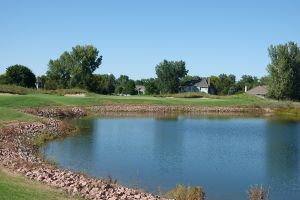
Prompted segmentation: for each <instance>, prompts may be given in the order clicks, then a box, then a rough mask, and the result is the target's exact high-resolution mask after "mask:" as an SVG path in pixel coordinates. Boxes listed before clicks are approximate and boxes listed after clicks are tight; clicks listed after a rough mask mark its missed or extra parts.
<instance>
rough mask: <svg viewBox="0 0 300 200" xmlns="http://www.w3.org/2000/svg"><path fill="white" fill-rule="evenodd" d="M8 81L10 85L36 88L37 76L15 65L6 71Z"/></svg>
mask: <svg viewBox="0 0 300 200" xmlns="http://www.w3.org/2000/svg"><path fill="white" fill-rule="evenodd" d="M6 81H7V83H8V84H14V85H19V86H22V87H31V88H33V87H35V81H36V78H35V75H34V73H32V71H31V70H30V69H29V68H28V67H25V66H23V65H13V66H10V67H8V68H7V69H6Z"/></svg>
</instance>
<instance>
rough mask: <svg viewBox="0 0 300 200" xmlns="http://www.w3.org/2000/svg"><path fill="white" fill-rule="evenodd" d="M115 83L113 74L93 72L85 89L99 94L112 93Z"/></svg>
mask: <svg viewBox="0 0 300 200" xmlns="http://www.w3.org/2000/svg"><path fill="white" fill-rule="evenodd" d="M115 85H116V80H115V77H114V75H108V74H103V75H100V74H93V75H92V76H91V77H90V79H89V81H88V83H87V89H88V90H89V91H91V92H95V93H99V94H112V93H114V91H115Z"/></svg>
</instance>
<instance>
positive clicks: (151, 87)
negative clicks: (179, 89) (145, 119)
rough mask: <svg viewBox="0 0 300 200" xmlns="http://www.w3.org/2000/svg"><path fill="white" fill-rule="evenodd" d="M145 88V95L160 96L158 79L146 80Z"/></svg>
mask: <svg viewBox="0 0 300 200" xmlns="http://www.w3.org/2000/svg"><path fill="white" fill-rule="evenodd" d="M144 86H145V93H146V94H147V95H150V94H159V89H158V85H157V80H156V79H154V78H150V79H146V80H145V83H144Z"/></svg>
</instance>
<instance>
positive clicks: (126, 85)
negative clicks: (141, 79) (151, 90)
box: [115, 75, 137, 95]
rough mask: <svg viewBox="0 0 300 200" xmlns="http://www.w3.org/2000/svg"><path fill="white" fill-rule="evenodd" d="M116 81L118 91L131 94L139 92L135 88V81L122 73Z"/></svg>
mask: <svg viewBox="0 0 300 200" xmlns="http://www.w3.org/2000/svg"><path fill="white" fill-rule="evenodd" d="M116 82H117V84H116V89H115V91H116V93H118V94H130V95H134V94H137V91H136V90H135V82H134V81H133V80H131V79H129V77H128V76H126V75H121V76H120V77H119V78H118V79H117V81H116Z"/></svg>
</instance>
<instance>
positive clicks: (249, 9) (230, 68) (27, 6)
mask: <svg viewBox="0 0 300 200" xmlns="http://www.w3.org/2000/svg"><path fill="white" fill-rule="evenodd" d="M299 10H300V1H299V0H284V1H283V0H280V1H279V0H278V1H277V0H248V1H246V0H244V1H243V0H224V1H221V0H219V1H217V0H205V1H204V0H181V1H179V0H148V1H146V0H47V1H46V0H26V1H24V0H0V73H5V70H6V68H7V67H8V66H11V65H14V64H22V65H25V66H27V67H29V68H30V69H31V70H32V71H33V72H34V73H35V74H36V75H42V74H45V73H46V71H47V69H48V62H49V60H50V59H57V58H58V57H59V56H60V55H61V54H62V53H63V52H64V51H70V50H71V49H72V47H74V46H76V45H94V46H95V47H96V48H97V49H98V50H99V53H100V54H101V55H102V56H103V62H102V64H101V66H100V67H99V69H97V70H96V72H95V73H100V74H106V73H112V74H114V75H115V76H116V77H118V76H119V75H121V74H126V75H128V76H129V77H130V78H132V79H135V80H136V79H141V78H150V77H155V76H156V75H155V66H156V65H157V64H159V63H160V62H162V61H163V60H164V59H167V60H174V61H176V60H184V61H185V62H186V68H187V69H188V70H189V74H190V75H198V76H201V77H207V76H210V75H219V74H221V73H226V74H235V75H236V76H237V78H240V77H241V76H242V75H244V74H249V75H254V76H258V77H261V76H264V75H266V74H267V70H266V67H267V65H268V63H269V62H270V59H269V57H268V47H269V46H270V45H272V44H273V45H276V44H281V43H286V42H288V41H295V42H297V43H298V44H300V26H299V24H300V12H299Z"/></svg>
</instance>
